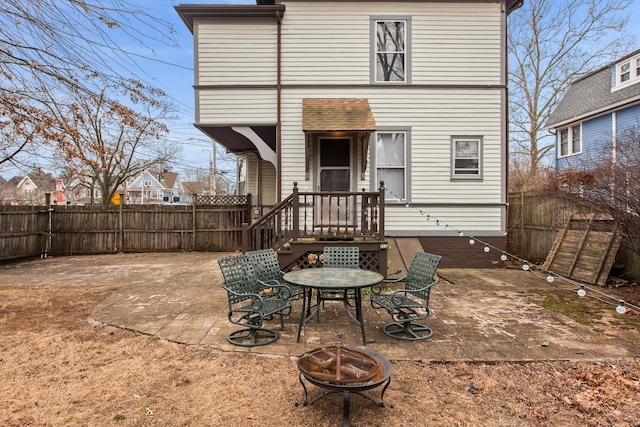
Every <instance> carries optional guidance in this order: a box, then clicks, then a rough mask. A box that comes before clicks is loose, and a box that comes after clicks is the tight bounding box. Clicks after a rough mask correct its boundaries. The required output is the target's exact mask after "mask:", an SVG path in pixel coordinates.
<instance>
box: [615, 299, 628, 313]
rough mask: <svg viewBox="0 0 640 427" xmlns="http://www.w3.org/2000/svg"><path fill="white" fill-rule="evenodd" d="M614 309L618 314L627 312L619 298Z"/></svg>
mask: <svg viewBox="0 0 640 427" xmlns="http://www.w3.org/2000/svg"><path fill="white" fill-rule="evenodd" d="M616 311H617V312H618V313H620V314H625V313H626V312H627V308H626V307H625V306H624V301H622V300H620V302H618V306H617V307H616Z"/></svg>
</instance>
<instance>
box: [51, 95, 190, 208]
mask: <svg viewBox="0 0 640 427" xmlns="http://www.w3.org/2000/svg"><path fill="white" fill-rule="evenodd" d="M127 90H128V91H129V93H130V94H134V95H135V96H134V99H133V100H132V101H131V102H134V103H135V105H136V106H139V107H140V108H139V109H141V110H143V111H144V113H141V112H137V111H135V110H133V109H131V108H128V107H126V106H124V105H123V104H121V103H120V102H118V101H114V100H112V99H109V98H108V97H107V92H108V91H107V90H103V91H102V92H101V93H99V94H95V95H94V94H89V95H87V94H86V93H85V92H84V91H82V90H78V91H77V92H76V93H75V94H74V96H73V97H72V98H69V99H68V100H67V101H66V102H64V103H62V102H59V101H58V102H55V100H54V99H53V96H52V98H51V100H50V102H48V103H45V104H44V105H43V107H42V108H47V109H48V111H47V116H48V117H49V118H50V124H51V126H50V128H49V129H48V130H47V132H48V134H49V135H50V138H51V140H52V141H54V142H55V144H56V148H57V149H56V155H57V157H58V158H59V160H60V161H61V163H62V164H63V165H64V169H65V171H66V174H67V175H68V176H72V177H73V176H76V177H78V176H79V177H86V181H85V182H86V185H87V188H90V189H92V190H93V188H94V187H97V188H99V189H100V193H101V194H102V203H103V204H108V203H110V200H111V198H112V197H113V196H114V195H115V193H116V192H117V190H118V187H120V186H121V185H123V184H124V183H125V182H126V180H127V179H129V178H131V177H133V176H135V175H137V174H138V173H140V172H141V171H143V170H145V169H148V168H152V167H154V166H163V167H164V166H166V164H167V163H168V162H169V161H171V160H173V159H175V158H176V157H177V155H178V154H179V153H180V147H179V146H177V145H175V144H168V143H167V142H166V139H165V135H166V133H167V128H166V126H165V125H163V124H162V123H161V121H162V120H163V119H166V118H167V114H168V110H167V108H168V107H167V105H166V104H164V103H162V102H158V101H157V100H156V98H155V97H154V96H153V94H154V92H153V90H152V89H150V88H146V87H143V86H140V88H139V90H137V91H136V90H132V89H131V88H129V89H127ZM42 91H43V93H44V95H46V94H48V93H50V92H47V90H46V88H42ZM112 91H113V88H112ZM147 92H149V93H150V95H147ZM92 194H93V191H92Z"/></svg>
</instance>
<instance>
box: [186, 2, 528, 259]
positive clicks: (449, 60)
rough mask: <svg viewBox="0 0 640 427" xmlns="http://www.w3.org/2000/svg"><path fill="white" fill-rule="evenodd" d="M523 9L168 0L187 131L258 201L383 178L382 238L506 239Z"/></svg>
mask: <svg viewBox="0 0 640 427" xmlns="http://www.w3.org/2000/svg"><path fill="white" fill-rule="evenodd" d="M521 5H522V1H521V0H495V1H477V0H460V1H443V0H440V1H429V0H423V1H419V0H417V1H349V0H344V1H311V0H281V1H263V0H258V1H257V2H256V5H180V6H177V7H176V10H177V12H178V13H179V15H180V16H181V18H182V19H183V21H184V23H185V24H186V25H187V27H188V28H189V30H191V32H192V33H193V36H194V57H195V84H194V88H195V99H196V101H195V102H196V118H195V125H196V127H198V128H199V129H200V130H201V131H202V132H203V133H204V134H206V135H208V136H209V137H211V138H213V139H215V141H217V142H218V143H220V144H222V145H223V146H224V147H226V148H227V150H229V151H231V152H233V153H235V154H236V155H237V156H238V162H239V167H238V171H239V177H238V186H239V189H240V191H241V192H243V193H251V194H253V195H254V198H253V200H254V202H255V203H256V204H257V205H261V206H272V205H274V204H276V203H277V202H278V201H279V200H281V199H282V198H283V197H286V196H287V195H288V194H290V193H291V191H292V188H293V183H294V182H297V183H298V188H299V189H300V191H305V190H307V191H311V190H313V191H316V190H323V191H341V190H348V191H359V190H361V189H367V191H375V190H376V189H377V188H378V185H379V182H380V181H381V180H384V182H385V187H386V189H387V193H386V202H387V203H386V208H385V215H386V224H385V230H386V234H387V235H388V236H395V237H400V236H419V237H420V241H421V243H422V245H423V247H424V248H425V250H431V251H433V252H438V253H442V252H443V251H447V250H449V251H451V250H453V248H457V249H456V250H460V251H462V250H463V249H462V248H463V245H462V244H461V242H462V241H464V242H465V245H464V247H467V248H468V247H469V246H470V245H469V244H468V243H467V242H468V240H467V239H460V238H459V234H458V233H457V232H456V231H454V230H452V228H454V229H457V230H464V231H465V232H467V233H470V234H473V235H475V236H477V237H478V238H480V237H482V238H483V239H486V240H487V241H491V242H493V243H495V244H496V245H503V244H504V236H505V234H506V230H507V187H506V185H507V184H506V171H507V159H508V152H507V147H508V135H507V65H506V58H507V47H506V38H507V16H508V15H509V13H511V12H512V11H513V10H515V9H517V8H519V7H520V6H521ZM430 218H437V219H439V220H440V222H436V221H435V220H433V221H430V220H429V219H430ZM444 224H450V225H451V227H446V228H445V227H444V226H443V225H444ZM452 237H456V239H453V238H452ZM435 249H438V250H437V251H436V250H435ZM475 252H477V249H476V250H475ZM480 252H482V251H480ZM458 255H459V257H460V258H464V257H465V255H462V252H459V253H458Z"/></svg>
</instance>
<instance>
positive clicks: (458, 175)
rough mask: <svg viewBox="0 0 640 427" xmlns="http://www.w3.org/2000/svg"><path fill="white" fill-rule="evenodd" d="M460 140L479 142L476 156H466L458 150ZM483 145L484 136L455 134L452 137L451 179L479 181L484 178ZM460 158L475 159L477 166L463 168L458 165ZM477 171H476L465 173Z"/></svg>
mask: <svg viewBox="0 0 640 427" xmlns="http://www.w3.org/2000/svg"><path fill="white" fill-rule="evenodd" d="M458 142H472V143H473V142H475V143H476V144H477V154H476V155H475V156H464V155H461V154H459V153H458V152H457V146H458V144H457V143H458ZM483 146H484V138H483V137H482V136H479V135H453V136H452V137H451V179H452V180H455V181H469V180H472V181H477V180H482V179H483V163H484V162H483V158H482V153H483ZM458 160H472V161H473V160H475V161H476V162H477V167H476V168H463V167H460V166H459V165H458V162H457V161H458ZM465 171H466V172H469V171H475V173H465Z"/></svg>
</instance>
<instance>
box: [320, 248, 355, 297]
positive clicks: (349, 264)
mask: <svg viewBox="0 0 640 427" xmlns="http://www.w3.org/2000/svg"><path fill="white" fill-rule="evenodd" d="M322 268H360V249H359V248H358V247H357V246H325V248H324V253H323V260H322ZM353 292H354V291H348V292H346V295H345V292H344V291H342V292H340V291H338V292H336V291H327V290H326V289H320V291H319V292H318V300H319V301H318V302H320V301H322V302H323V304H324V301H342V300H344V299H345V298H347V299H353V298H354V293H353Z"/></svg>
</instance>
